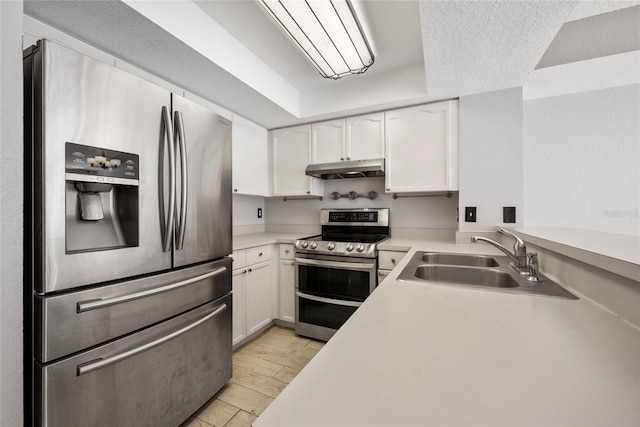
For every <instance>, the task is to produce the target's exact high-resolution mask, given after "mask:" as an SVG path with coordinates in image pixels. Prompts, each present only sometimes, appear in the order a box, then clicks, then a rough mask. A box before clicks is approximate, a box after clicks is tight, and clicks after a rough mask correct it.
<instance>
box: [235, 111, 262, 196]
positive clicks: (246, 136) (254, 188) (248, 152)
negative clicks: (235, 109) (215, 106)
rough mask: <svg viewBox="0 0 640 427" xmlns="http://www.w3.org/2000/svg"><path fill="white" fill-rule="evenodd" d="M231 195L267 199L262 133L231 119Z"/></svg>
mask: <svg viewBox="0 0 640 427" xmlns="http://www.w3.org/2000/svg"><path fill="white" fill-rule="evenodd" d="M232 138H233V139H232V140H233V144H232V147H233V174H232V176H233V178H232V179H233V187H232V188H233V194H245V195H250V196H263V197H264V196H268V195H269V137H268V132H267V130H266V129H264V128H262V127H260V126H258V125H256V124H255V123H252V122H250V121H248V120H246V119H243V118H242V117H239V116H235V117H234V118H233V125H232Z"/></svg>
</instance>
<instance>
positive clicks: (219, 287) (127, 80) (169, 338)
mask: <svg viewBox="0 0 640 427" xmlns="http://www.w3.org/2000/svg"><path fill="white" fill-rule="evenodd" d="M24 69H25V80H24V83H25V158H26V159H27V162H26V164H25V260H26V262H25V287H26V289H25V325H26V328H25V329H26V337H25V347H26V348H25V357H26V360H25V372H26V378H25V384H26V386H27V387H26V389H27V393H26V395H25V405H26V409H27V412H28V413H32V414H33V416H32V419H31V420H30V421H31V422H32V424H34V425H43V426H81V425H118V426H129V425H130V426H142V425H154V426H164V425H166V426H171V425H176V424H179V423H180V422H182V421H184V420H185V419H186V418H187V417H188V416H189V415H190V414H191V413H192V412H193V411H194V410H196V409H197V408H198V407H199V406H200V405H202V404H203V403H204V402H206V401H207V400H208V399H209V398H210V397H211V396H212V395H213V394H214V393H215V392H216V391H217V390H218V389H219V388H220V387H222V385H223V384H224V383H226V381H227V380H228V379H229V378H230V376H231V320H230V319H231V317H230V314H231V305H230V300H231V263H230V259H229V258H228V257H227V255H228V254H230V253H231V252H232V250H231V129H230V122H229V121H228V120H226V119H225V118H223V117H220V116H218V115H217V114H215V113H214V112H212V111H209V110H207V109H205V108H203V107H201V106H199V105H196V104H194V103H192V102H190V101H188V100H186V99H184V98H182V97H180V96H179V95H177V94H173V93H170V92H169V91H166V90H164V89H162V88H160V87H157V86H155V85H153V84H151V83H148V82H146V81H143V80H141V79H139V78H137V77H134V76H131V75H129V74H127V73H125V72H123V71H121V70H118V69H115V68H114V67H112V66H111V65H108V64H104V63H101V62H99V61H96V60H94V59H91V58H88V57H86V56H83V55H81V54H79V53H78V52H75V51H72V50H70V49H67V48H65V47H62V46H60V45H58V44H56V43H53V42H50V41H46V40H43V41H40V42H39V43H38V45H37V46H36V47H32V48H29V49H27V50H26V51H25V56H24ZM214 313H215V314H214ZM227 329H228V331H227ZM213 331H216V332H215V333H213ZM205 336H206V337H207V338H206V339H203V338H204V337H205ZM178 343H179V344H178ZM192 359H193V360H192ZM105 360H107V361H109V363H106V362H104V361H105ZM194 360H198V363H192V362H193V361H194ZM101 361H102V362H101ZM149 363H151V364H152V366H153V367H154V368H153V369H152V370H149V369H148V367H145V366H144V365H147V364H149ZM63 366H64V368H62V367H63ZM86 366H90V367H91V368H90V369H89V368H87V367H86ZM204 370H206V371H207V372H204ZM134 372H138V374H139V373H146V374H144V375H138V374H134ZM185 376H186V377H185ZM160 386H161V387H165V388H171V387H174V389H173V391H172V392H166V393H161V392H147V393H142V392H141V390H144V389H146V388H149V389H151V388H154V387H160ZM107 395H109V396H110V397H109V398H108V399H106V398H105V396H107ZM61 396H67V397H65V398H61ZM81 407H82V409H80V408H81ZM159 408H163V409H162V411H159V410H158V409H159Z"/></svg>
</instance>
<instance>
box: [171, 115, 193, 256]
mask: <svg viewBox="0 0 640 427" xmlns="http://www.w3.org/2000/svg"><path fill="white" fill-rule="evenodd" d="M174 123H175V126H176V128H175V131H176V137H175V140H176V152H178V151H179V152H180V172H181V176H180V184H181V191H180V217H179V218H177V221H178V223H177V225H176V228H177V236H176V237H177V242H176V249H177V250H180V249H182V247H183V246H184V233H185V230H186V227H187V197H188V193H187V192H188V188H189V186H188V183H187V176H188V174H187V142H186V140H185V137H184V120H183V119H182V113H181V112H180V111H175V112H174Z"/></svg>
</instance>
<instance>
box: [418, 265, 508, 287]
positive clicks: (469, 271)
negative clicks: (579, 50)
mask: <svg viewBox="0 0 640 427" xmlns="http://www.w3.org/2000/svg"><path fill="white" fill-rule="evenodd" d="M496 265H497V263H496ZM414 276H415V277H416V278H418V279H422V280H429V281H432V282H447V283H460V284H463V285H476V286H489V287H494V288H515V287H517V286H518V282H517V281H516V280H515V279H514V278H513V277H512V276H511V275H510V274H509V273H505V272H504V271H499V270H493V269H489V268H460V267H451V266H448V265H420V266H418V267H417V268H416V270H415V273H414Z"/></svg>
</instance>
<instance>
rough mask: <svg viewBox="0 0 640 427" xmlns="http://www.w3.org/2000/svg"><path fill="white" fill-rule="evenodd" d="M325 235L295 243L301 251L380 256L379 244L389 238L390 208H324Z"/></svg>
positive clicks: (297, 250) (321, 218) (321, 216)
mask: <svg viewBox="0 0 640 427" xmlns="http://www.w3.org/2000/svg"><path fill="white" fill-rule="evenodd" d="M320 223H321V224H322V234H318V235H316V236H309V237H305V238H302V239H299V240H297V241H296V242H295V245H294V247H295V250H296V252H299V253H308V254H309V253H315V254H324V255H338V256H351V257H354V256H355V257H367V258H375V257H377V254H378V253H377V246H376V244H377V243H380V242H381V241H383V240H385V239H388V238H389V209H388V208H380V209H333V210H330V209H322V210H321V211H320Z"/></svg>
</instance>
